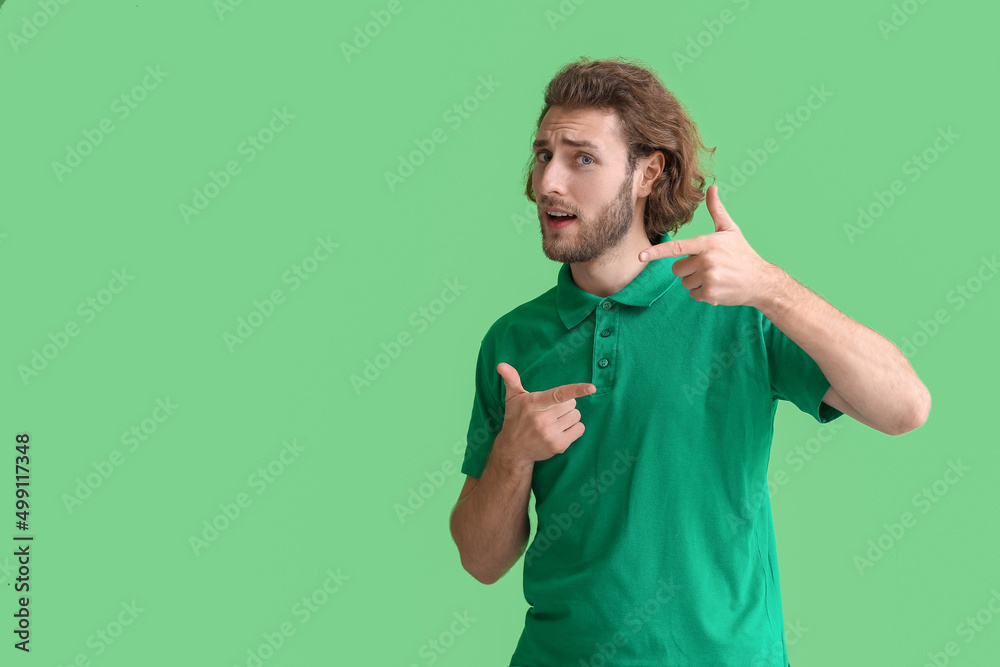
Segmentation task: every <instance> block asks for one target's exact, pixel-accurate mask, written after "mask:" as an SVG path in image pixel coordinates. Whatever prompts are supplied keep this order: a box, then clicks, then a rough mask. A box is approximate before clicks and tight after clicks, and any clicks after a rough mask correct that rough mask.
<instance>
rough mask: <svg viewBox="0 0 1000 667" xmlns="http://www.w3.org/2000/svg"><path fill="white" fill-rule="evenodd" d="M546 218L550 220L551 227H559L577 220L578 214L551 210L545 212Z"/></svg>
mask: <svg viewBox="0 0 1000 667" xmlns="http://www.w3.org/2000/svg"><path fill="white" fill-rule="evenodd" d="M545 218H546V219H547V220H548V222H549V225H550V226H551V227H557V228H558V227H565V226H566V225H568V224H570V223H571V222H573V221H574V220H576V216H575V215H573V214H568V213H567V214H564V213H551V212H549V211H546V212H545Z"/></svg>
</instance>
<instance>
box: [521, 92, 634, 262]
mask: <svg viewBox="0 0 1000 667" xmlns="http://www.w3.org/2000/svg"><path fill="white" fill-rule="evenodd" d="M616 122H617V121H616V116H615V115H614V114H613V113H612V112H610V111H605V110H596V109H586V110H573V111H570V110H567V109H565V108H563V107H560V106H553V107H552V108H550V109H549V111H548V113H546V114H545V118H544V119H543V120H542V124H541V125H540V126H539V128H538V139H537V141H536V142H535V168H534V171H533V172H532V176H531V183H532V187H533V188H534V191H535V199H536V202H537V204H538V218H539V221H540V222H541V232H542V251H543V252H544V253H545V255H546V257H548V258H549V259H551V260H554V261H557V262H567V263H574V262H588V261H590V260H593V259H596V258H598V257H601V256H602V255H606V254H608V251H610V250H612V249H614V248H615V247H617V246H618V245H619V244H620V243H621V242H622V240H623V239H624V238H625V237H626V236H627V235H628V232H629V229H630V228H631V227H632V223H633V218H634V215H635V202H636V197H635V193H634V190H633V173H634V172H633V170H632V169H629V168H628V167H629V166H630V165H628V164H627V159H626V158H627V153H628V151H627V148H626V146H625V143H624V141H623V139H622V137H621V134H620V132H619V130H618V128H617V125H616ZM580 142H585V143H586V144H588V145H579V144H580ZM574 143H575V144H577V145H574ZM554 209H557V210H561V211H565V212H568V213H571V214H574V216H575V217H571V218H565V217H558V216H552V215H550V214H549V211H552V210H554ZM567 221H568V222H567Z"/></svg>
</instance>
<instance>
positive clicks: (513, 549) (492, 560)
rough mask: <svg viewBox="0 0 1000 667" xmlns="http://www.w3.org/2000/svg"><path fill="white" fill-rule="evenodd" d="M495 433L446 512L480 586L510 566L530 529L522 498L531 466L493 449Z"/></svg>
mask: <svg viewBox="0 0 1000 667" xmlns="http://www.w3.org/2000/svg"><path fill="white" fill-rule="evenodd" d="M501 433H502V432H501ZM500 437H501V436H498V438H497V442H495V443H494V446H493V451H492V452H491V453H490V457H489V459H488V460H487V462H486V468H485V469H484V470H483V475H482V477H480V478H479V482H477V483H476V486H475V487H473V489H472V491H470V492H469V493H468V494H467V495H466V496H465V497H464V498H462V499H461V500H460V501H459V502H458V504H457V505H456V506H455V509H454V510H453V511H452V514H451V534H452V537H453V538H454V539H455V544H456V545H458V551H459V554H460V555H461V558H462V566H463V567H464V568H465V569H466V570H467V571H468V572H469V573H470V574H472V576H474V577H475V578H476V579H478V580H479V581H481V582H483V583H484V584H492V583H494V582H496V581H497V580H499V579H500V577H502V576H503V575H504V574H506V572H507V571H508V570H510V568H511V567H513V565H514V563H516V562H517V559H518V558H520V557H521V554H523V553H524V549H525V546H526V545H527V543H528V538H529V536H530V533H531V526H530V525H529V522H528V498H529V497H530V496H531V474H532V471H533V469H534V465H533V464H532V465H527V466H526V465H523V464H518V463H515V462H513V461H512V460H511V459H510V458H508V457H506V456H505V455H504V453H503V451H502V450H503V447H502V446H501V447H499V448H498V447H497V444H500ZM498 450H500V451H498Z"/></svg>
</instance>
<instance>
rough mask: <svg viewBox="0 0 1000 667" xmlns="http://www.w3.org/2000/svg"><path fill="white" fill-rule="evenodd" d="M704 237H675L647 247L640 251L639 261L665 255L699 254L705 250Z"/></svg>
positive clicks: (646, 260) (647, 260)
mask: <svg viewBox="0 0 1000 667" xmlns="http://www.w3.org/2000/svg"><path fill="white" fill-rule="evenodd" d="M701 238H702V237H700V236H696V237H694V238H693V239H674V240H673V241H665V242H663V243H657V244H656V245H654V246H652V247H650V248H647V249H646V250H643V251H642V252H640V253H639V261H642V262H651V261H653V260H654V259H662V258H663V257H680V256H681V255H697V254H698V253H700V252H701V251H702V250H704V243H703V241H702V240H701Z"/></svg>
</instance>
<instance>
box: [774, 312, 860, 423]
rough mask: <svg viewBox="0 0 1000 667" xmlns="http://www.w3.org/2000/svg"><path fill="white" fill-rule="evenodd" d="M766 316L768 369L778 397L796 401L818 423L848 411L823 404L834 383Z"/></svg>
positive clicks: (775, 394)
mask: <svg viewBox="0 0 1000 667" xmlns="http://www.w3.org/2000/svg"><path fill="white" fill-rule="evenodd" d="M761 317H762V322H761V326H762V331H763V335H764V345H765V347H766V349H767V368H768V373H769V375H770V380H771V391H772V393H773V396H774V398H777V399H779V400H786V401H790V402H791V403H793V404H794V405H795V406H796V407H797V408H798V409H799V410H801V411H802V412H805V413H806V414H807V415H810V416H811V417H812V418H813V419H815V420H816V421H818V422H821V423H824V424H825V423H826V422H829V421H832V420H834V419H836V418H837V417H839V416H841V415H842V414H844V413H843V412H841V411H840V410H838V409H836V408H835V407H833V406H831V405H827V404H826V403H823V397H824V396H825V395H826V392H827V390H828V389H829V388H830V382H829V381H828V380H827V379H826V376H825V375H823V371H822V370H821V369H820V367H819V365H818V364H817V363H816V362H815V361H813V359H812V357H810V356H809V355H808V354H806V353H805V351H804V350H803V349H802V348H801V347H799V346H798V345H797V344H796V343H795V341H793V340H792V339H791V338H789V337H788V336H786V335H785V333H784V332H783V331H782V330H781V329H779V328H778V327H776V326H774V324H772V323H771V320H769V319H768V318H767V317H766V316H764V315H763V314H762V315H761Z"/></svg>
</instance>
